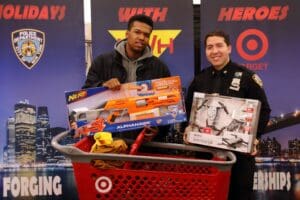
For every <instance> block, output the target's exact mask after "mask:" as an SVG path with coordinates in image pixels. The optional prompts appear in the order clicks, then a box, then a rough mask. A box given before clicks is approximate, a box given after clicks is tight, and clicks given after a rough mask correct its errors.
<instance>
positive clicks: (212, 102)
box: [187, 92, 261, 153]
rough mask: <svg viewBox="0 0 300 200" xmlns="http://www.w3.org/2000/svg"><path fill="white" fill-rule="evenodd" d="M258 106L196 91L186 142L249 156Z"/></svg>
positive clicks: (252, 102) (253, 103)
mask: <svg viewBox="0 0 300 200" xmlns="http://www.w3.org/2000/svg"><path fill="white" fill-rule="evenodd" d="M260 106H261V105H260V102H259V101H258V100H253V99H243V98H236V97H228V96H221V95H218V94H205V93H198V92H195V93H194V97H193V104H192V109H191V116H190V131H188V132H187V141H188V142H190V143H194V144H201V145H206V146H211V147H217V148H222V149H228V150H233V151H239V152H244V153H251V152H252V148H253V142H254V140H255V138H256V131H257V125H258V120H259V112H260Z"/></svg>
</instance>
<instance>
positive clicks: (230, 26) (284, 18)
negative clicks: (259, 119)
mask: <svg viewBox="0 0 300 200" xmlns="http://www.w3.org/2000/svg"><path fill="white" fill-rule="evenodd" d="M299 7H300V2H299V1H296V0H287V1H284V0H276V1H274V0H264V1H261V0H253V1H237V0H223V1H218V0H203V1H201V41H204V37H205V35H206V34H207V33H208V32H210V31H212V30H216V29H222V30H224V31H226V32H227V33H229V34H230V37H231V42H232V47H233V51H232V56H231V58H232V60H233V61H235V62H238V63H240V64H243V65H245V66H246V67H247V68H249V69H251V70H254V71H256V72H257V74H258V75H259V76H260V77H261V78H262V80H263V83H264V88H265V90H266V93H267V96H268V99H269V102H270V106H271V108H272V116H273V117H272V119H271V121H270V124H269V125H270V127H273V128H272V130H273V131H271V132H268V133H267V134H265V135H264V136H263V137H262V139H261V145H260V148H261V152H260V155H259V156H257V158H256V160H257V171H256V173H255V176H254V185H253V188H254V190H255V191H256V199H272V200H273V199H299V198H300V182H299V180H300V172H299V166H300V163H299V153H300V145H299V129H300V126H299V125H297V124H298V123H299V122H300V120H299V118H300V116H299V112H298V111H297V109H298V108H299V106H300V105H299V102H300V96H299V95H296V93H297V90H298V89H297V88H299V86H300V79H299V77H298V76H299V74H300V69H299V68H298V67H297V65H298V60H299V59H298V56H299V52H298V51H297V50H296V48H297V46H298V45H297V44H298V42H296V41H298V40H299V34H300V28H299V26H297V24H298V19H299V17H300V12H299ZM201 46H202V50H204V48H203V44H202V45H201ZM204 52H205V51H202V58H203V59H201V61H202V68H203V67H206V66H208V63H207V60H206V58H205V54H204ZM292 125H293V126H292ZM283 128H284V129H283Z"/></svg>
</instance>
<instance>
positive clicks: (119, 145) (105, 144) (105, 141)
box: [90, 132, 128, 169]
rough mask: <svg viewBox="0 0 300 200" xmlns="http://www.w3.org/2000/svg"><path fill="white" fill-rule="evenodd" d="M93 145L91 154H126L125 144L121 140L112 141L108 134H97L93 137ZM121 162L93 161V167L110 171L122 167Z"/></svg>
mask: <svg viewBox="0 0 300 200" xmlns="http://www.w3.org/2000/svg"><path fill="white" fill-rule="evenodd" d="M94 139H95V144H93V146H92V148H91V151H90V152H93V153H126V150H127V148H128V147H127V144H126V143H125V141H124V140H122V139H117V140H113V138H112V134H111V133H110V132H97V133H95V135H94ZM123 164H124V162H123V161H117V160H115V161H114V160H107V161H103V160H94V161H93V165H94V166H95V167H97V168H101V169H110V168H116V167H122V166H123Z"/></svg>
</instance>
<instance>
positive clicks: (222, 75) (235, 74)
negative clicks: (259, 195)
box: [185, 31, 271, 200]
mask: <svg viewBox="0 0 300 200" xmlns="http://www.w3.org/2000/svg"><path fill="white" fill-rule="evenodd" d="M204 42H205V53H206V58H207V60H208V61H209V62H210V63H211V66H210V67H208V68H206V69H204V70H202V71H201V72H200V73H199V74H198V75H197V76H196V77H195V78H194V80H193V82H192V83H191V85H190V86H189V89H188V94H187V100H186V107H187V112H188V114H190V111H191V105H192V100H193V93H194V92H203V93H210V94H211V93H218V94H220V95H225V96H232V97H240V98H249V99H257V100H259V101H260V102H261V112H260V118H259V124H258V130H257V136H258V137H260V136H261V134H262V133H263V131H264V128H265V127H266V125H267V122H268V120H269V116H270V112H271V109H270V107H269V103H268V100H267V97H266V94H265V92H264V89H263V83H262V81H261V79H260V78H259V77H258V75H256V74H255V73H254V72H252V71H250V70H248V69H247V68H245V67H243V66H240V65H238V64H236V63H234V62H232V61H231V60H230V53H231V44H230V39H229V35H228V34H226V33H225V32H223V31H213V32H210V33H209V34H207V35H206V36H205V41H204ZM187 128H188V127H187ZM187 128H186V131H185V132H187ZM185 135H186V133H185ZM254 155H255V153H252V154H251V155H246V154H243V153H236V156H237V162H236V163H235V164H234V165H233V167H232V173H231V181H230V191H229V197H228V199H230V200H235V199H238V200H240V199H244V200H246V199H254V195H253V191H252V187H253V175H254V171H255V160H254Z"/></svg>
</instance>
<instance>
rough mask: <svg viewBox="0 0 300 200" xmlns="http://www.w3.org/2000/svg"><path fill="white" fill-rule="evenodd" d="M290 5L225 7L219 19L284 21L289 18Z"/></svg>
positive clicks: (221, 10)
mask: <svg viewBox="0 0 300 200" xmlns="http://www.w3.org/2000/svg"><path fill="white" fill-rule="evenodd" d="M288 11H289V6H288V5H286V6H271V7H268V6H261V7H259V8H256V7H223V8H221V9H220V12H219V16H218V21H254V20H256V21H263V20H268V21H282V20H284V19H286V18H287V16H288Z"/></svg>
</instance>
